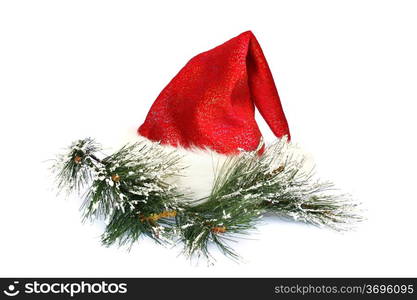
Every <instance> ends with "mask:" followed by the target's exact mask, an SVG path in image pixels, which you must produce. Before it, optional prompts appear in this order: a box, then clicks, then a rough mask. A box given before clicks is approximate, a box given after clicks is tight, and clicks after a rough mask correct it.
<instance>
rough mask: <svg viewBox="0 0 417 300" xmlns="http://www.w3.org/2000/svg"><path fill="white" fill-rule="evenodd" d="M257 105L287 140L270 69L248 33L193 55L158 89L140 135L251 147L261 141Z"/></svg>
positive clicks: (222, 148)
mask: <svg viewBox="0 0 417 300" xmlns="http://www.w3.org/2000/svg"><path fill="white" fill-rule="evenodd" d="M255 106H256V108H257V109H258V110H259V112H260V113H261V115H262V116H263V118H264V119H265V121H266V122H267V124H268V125H269V127H270V128H271V130H272V131H273V133H274V134H275V135H276V136H277V137H282V136H284V135H288V138H289V135H290V133H289V129H288V124H287V121H286V118H285V115H284V112H283V110H282V107H281V102H280V99H279V96H278V92H277V89H276V87H275V84H274V80H273V78H272V74H271V71H270V70H269V67H268V64H267V62H266V59H265V57H264V55H263V53H262V49H261V47H260V45H259V43H258V41H257V40H256V38H255V36H254V35H253V33H252V32H250V31H247V32H244V33H242V34H240V35H239V36H237V37H235V38H233V39H231V40H229V41H227V42H225V43H224V44H222V45H220V46H218V47H216V48H214V49H212V50H209V51H207V52H203V53H201V54H199V55H197V56H195V57H194V58H192V59H191V60H190V61H189V62H188V63H187V64H186V65H185V67H184V68H183V69H182V70H181V71H180V72H179V73H178V74H177V75H176V76H175V77H174V78H173V79H172V81H171V82H170V83H169V84H168V85H167V86H166V87H165V89H164V90H163V91H162V92H161V93H160V95H159V96H158V98H157V99H156V100H155V102H154V104H153V105H152V107H151V109H150V111H149V113H148V115H147V117H146V120H145V122H144V123H143V124H142V125H141V126H140V127H139V129H138V133H139V134H140V135H142V136H144V137H146V138H148V139H150V140H152V141H160V142H161V143H162V144H170V145H173V146H182V147H185V148H189V147H193V146H194V147H198V148H210V149H212V150H215V151H216V152H218V153H222V154H234V153H237V152H239V151H240V150H241V149H242V150H246V151H252V150H255V149H256V148H257V147H258V145H259V142H260V139H261V132H260V130H259V128H258V125H257V124H256V121H255V118H254V112H255Z"/></svg>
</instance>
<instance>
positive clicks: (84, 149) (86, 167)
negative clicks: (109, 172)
mask: <svg viewBox="0 0 417 300" xmlns="http://www.w3.org/2000/svg"><path fill="white" fill-rule="evenodd" d="M100 150H101V145H100V144H98V143H97V142H96V141H95V140H94V139H92V138H86V139H82V140H78V141H75V142H73V143H72V144H71V146H70V147H68V148H67V149H66V150H65V152H64V153H62V154H59V155H58V156H57V158H56V159H55V161H54V164H53V165H52V168H51V169H52V172H53V173H54V174H55V176H56V178H55V179H56V184H57V188H58V191H59V192H62V191H66V192H67V193H72V192H76V193H80V192H81V191H82V190H83V188H85V187H86V186H87V185H88V184H89V182H90V181H91V180H92V177H93V170H94V169H95V168H96V167H97V166H99V165H100V161H99V160H98V159H97V157H96V154H97V152H99V151H100Z"/></svg>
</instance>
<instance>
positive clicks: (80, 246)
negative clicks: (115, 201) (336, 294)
mask: <svg viewBox="0 0 417 300" xmlns="http://www.w3.org/2000/svg"><path fill="white" fill-rule="evenodd" d="M416 15H417V5H416V2H415V1H294V0H293V1H259V0H258V1H242V0H240V1H224V0H222V1H214V0H211V1H205V2H202V1H178V0H176V1H143V3H141V2H140V1H2V2H1V3H0V101H1V119H0V122H1V124H0V128H1V137H2V142H1V148H0V151H1V153H0V159H1V162H0V166H1V169H0V182H1V194H0V195H1V196H0V197H1V200H0V238H1V240H0V276H12V277H13V276H417V262H416V260H417V258H416V252H417V247H416V228H417V221H416V220H417V197H416V179H417V178H416V172H415V170H416V141H415V139H416V133H415V130H416V121H415V119H416V113H417V109H416V108H417V106H416V102H417V85H416V84H417V55H416V54H417V40H416V29H417V18H416ZM248 29H250V30H252V31H253V32H254V33H255V35H256V36H257V38H258V40H259V42H260V44H261V46H262V47H263V50H264V52H265V55H266V57H267V59H268V61H269V64H270V67H271V69H272V72H273V75H274V77H275V80H276V84H277V87H278V90H279V93H280V96H281V99H282V103H283V106H284V109H285V112H286V115H287V118H288V121H289V124H290V128H291V132H292V136H293V140H294V141H295V142H297V143H298V144H299V145H300V146H302V147H303V148H304V149H305V150H306V151H308V152H309V153H311V154H312V155H313V156H314V157H315V159H316V163H317V166H318V168H317V170H318V173H319V174H320V176H321V178H324V179H331V180H333V181H334V182H336V183H337V185H338V186H339V187H340V188H341V189H342V190H344V191H347V192H351V193H352V194H353V195H354V197H355V198H356V199H358V200H360V201H362V202H363V203H364V205H365V207H366V208H367V210H368V211H367V212H366V216H367V218H368V221H367V222H365V223H364V224H363V225H361V226H360V227H359V228H358V229H357V230H356V231H355V232H350V233H346V234H338V233H334V232H330V231H328V230H324V229H317V228H314V227H311V226H307V225H299V224H296V223H290V222H284V221H275V220H273V219H265V221H264V223H263V224H262V225H261V226H259V232H258V233H254V234H253V235H252V236H251V237H253V239H254V240H248V241H242V242H239V243H238V244H236V245H234V247H235V249H236V250H237V251H238V252H239V253H240V254H241V255H242V256H243V257H244V258H245V262H243V263H240V264H236V263H233V262H232V261H230V260H228V259H225V258H222V256H218V257H219V260H218V263H217V264H216V265H215V266H214V267H207V266H206V264H205V263H204V262H200V263H199V264H198V265H196V264H195V262H193V263H190V262H189V261H187V260H186V259H184V258H183V257H182V256H178V253H179V251H180V247H178V248H176V249H164V248H162V247H159V246H157V245H155V244H153V243H152V242H151V241H148V240H143V241H141V243H140V244H138V245H137V246H135V247H134V248H133V249H132V251H131V252H127V251H126V250H125V249H119V248H117V247H111V248H104V247H102V246H100V243H99V235H100V233H101V231H102V229H103V228H102V226H101V225H91V224H85V225H82V224H81V222H80V213H79V211H78V208H79V205H80V203H81V202H80V200H79V199H77V198H73V199H67V200H66V199H64V198H63V197H57V196H56V195H55V192H54V191H52V189H51V187H52V184H51V178H50V174H49V171H48V169H47V167H48V163H47V162H45V161H46V160H48V159H50V158H53V157H54V155H55V153H57V152H58V151H60V149H61V148H62V147H64V146H67V145H68V144H69V143H70V142H71V141H72V140H74V139H77V138H81V137H85V136H93V137H95V138H97V140H98V141H100V142H102V143H103V144H104V145H107V146H108V147H109V151H110V150H111V149H113V148H114V147H116V146H119V145H121V144H122V143H123V142H124V141H125V140H126V139H127V137H129V136H131V135H132V134H134V132H135V130H136V128H137V127H138V126H139V125H140V124H141V123H142V121H143V120H144V117H145V115H146V113H147V111H148V109H149V107H150V105H151V104H152V102H153V101H154V99H155V98H156V96H157V95H158V94H159V92H160V91H161V90H162V88H163V87H164V86H165V85H166V84H167V83H168V82H169V80H170V79H171V78H172V77H173V76H174V75H175V74H176V73H177V72H178V71H179V69H180V68H181V67H182V66H183V65H184V64H185V63H186V62H187V61H188V59H190V58H191V57H192V56H194V55H196V54H198V53H200V52H202V51H205V50H208V49H210V48H212V47H214V46H216V45H218V44H220V43H222V42H224V41H226V40H228V39H230V38H232V37H234V36H235V35H237V34H239V33H241V32H243V31H245V30H248ZM259 122H262V121H261V120H259ZM262 130H263V132H264V133H265V135H266V136H267V137H268V139H269V140H271V139H272V135H271V134H270V132H269V129H268V128H267V127H266V126H264V124H262Z"/></svg>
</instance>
